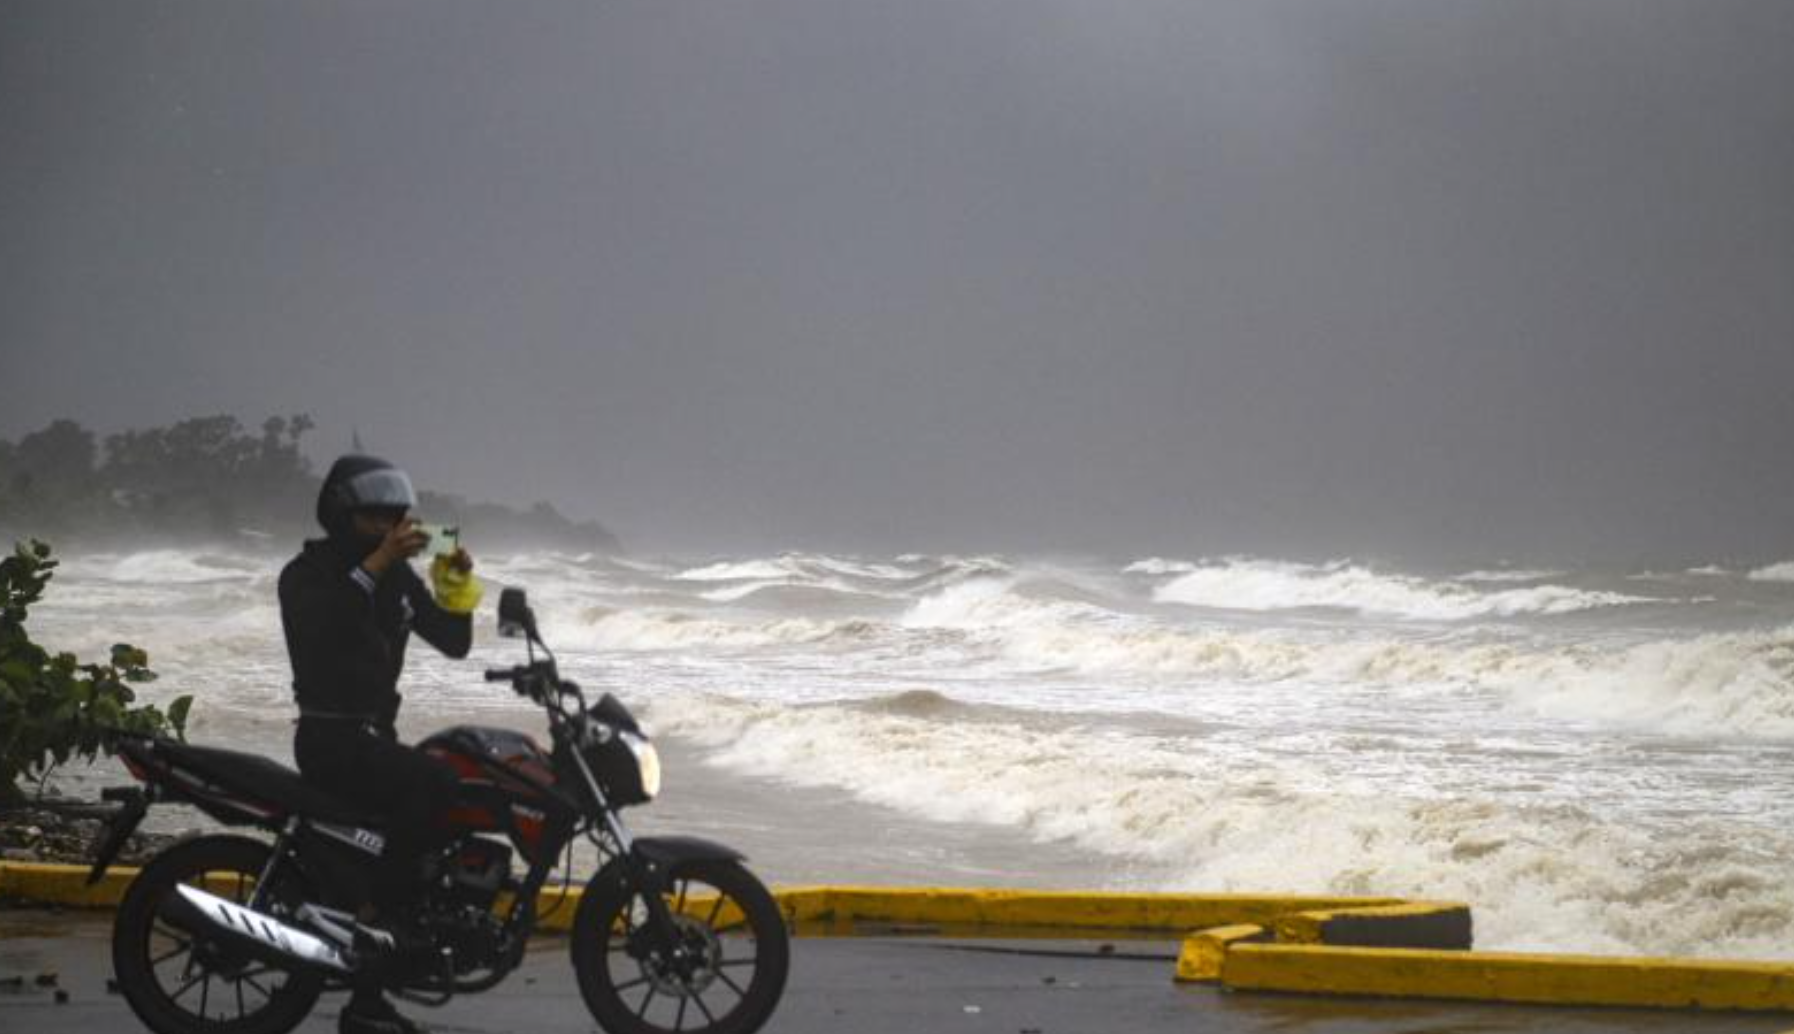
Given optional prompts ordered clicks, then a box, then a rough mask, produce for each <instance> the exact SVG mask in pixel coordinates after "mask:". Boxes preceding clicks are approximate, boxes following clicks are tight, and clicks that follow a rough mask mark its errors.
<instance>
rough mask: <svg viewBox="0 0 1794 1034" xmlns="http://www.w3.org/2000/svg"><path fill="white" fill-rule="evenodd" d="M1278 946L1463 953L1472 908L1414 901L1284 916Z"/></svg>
mask: <svg viewBox="0 0 1794 1034" xmlns="http://www.w3.org/2000/svg"><path fill="white" fill-rule="evenodd" d="M1276 931H1277V943H1279V944H1327V945H1333V946H1335V947H1358V948H1436V949H1440V950H1450V951H1464V950H1466V949H1468V948H1469V947H1470V945H1471V941H1472V932H1471V921H1470V906H1469V905H1465V904H1460V903H1458V902H1455V901H1411V902H1407V903H1404V904H1399V905H1373V906H1369V907H1355V908H1344V909H1325V910H1315V911H1309V912H1294V913H1291V914H1289V915H1285V916H1280V917H1278V919H1277V925H1276Z"/></svg>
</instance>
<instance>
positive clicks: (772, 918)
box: [572, 860, 791, 1034]
mask: <svg viewBox="0 0 1794 1034" xmlns="http://www.w3.org/2000/svg"><path fill="white" fill-rule="evenodd" d="M666 886H667V888H668V890H667V892H666V894H665V895H664V900H665V901H666V904H667V908H668V909H669V910H671V911H672V913H673V915H674V917H675V920H674V922H675V925H676V926H677V928H678V932H679V939H680V943H681V945H682V947H683V948H684V951H685V953H684V956H683V958H679V959H675V958H670V957H669V956H668V955H667V953H665V952H662V951H659V950H650V949H649V948H648V941H647V939H646V938H645V937H644V936H643V935H642V934H643V928H644V925H645V923H646V920H647V905H646V904H645V902H644V899H643V898H642V897H641V895H640V892H639V891H636V890H633V889H630V890H625V889H624V888H623V886H622V881H621V880H620V879H617V878H606V877H605V876H603V875H601V876H600V877H599V878H598V879H596V880H594V881H593V882H592V885H591V886H590V887H588V888H587V890H586V897H585V899H584V900H583V901H581V902H580V909H579V914H578V915H577V916H576V917H575V919H574V929H573V945H572V954H573V969H574V974H575V975H576V976H577V977H578V980H579V993H580V996H581V997H582V998H584V999H585V1003H586V1008H588V1009H589V1010H591V1013H592V1017H593V1018H594V1019H596V1020H597V1021H598V1025H599V1026H600V1027H603V1028H604V1029H605V1030H606V1031H609V1032H610V1034H752V1032H754V1031H756V1030H759V1029H760V1027H761V1025H763V1024H764V1023H765V1022H766V1021H767V1020H768V1019H769V1018H771V1016H772V1012H773V1009H774V1008H776V1007H777V1006H778V1004H779V996H780V995H782V994H783V993H784V990H785V978H786V976H787V975H788V974H789V972H790V966H791V944H790V939H789V937H788V935H787V933H786V931H785V920H784V916H782V915H781V914H780V913H779V906H778V903H777V902H776V901H774V900H773V897H772V895H771V894H770V893H768V892H767V890H766V887H765V886H764V885H762V884H761V882H760V881H759V880H758V879H756V878H755V877H754V875H753V874H752V873H750V872H748V871H747V869H745V868H743V867H742V866H741V865H739V864H737V863H735V862H727V861H714V860H704V861H688V862H680V863H676V864H674V865H673V866H672V867H671V868H670V870H669V871H668V874H667V880H666Z"/></svg>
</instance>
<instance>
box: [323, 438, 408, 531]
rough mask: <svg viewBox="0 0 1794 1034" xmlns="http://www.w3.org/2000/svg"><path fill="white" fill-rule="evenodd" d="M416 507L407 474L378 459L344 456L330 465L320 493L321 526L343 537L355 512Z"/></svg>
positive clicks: (375, 457) (373, 457) (374, 457)
mask: <svg viewBox="0 0 1794 1034" xmlns="http://www.w3.org/2000/svg"><path fill="white" fill-rule="evenodd" d="M416 505H417V493H416V492H413V491H412V490H411V479H410V478H408V477H406V476H405V472H404V471H402V470H400V469H399V468H397V467H395V466H393V465H392V464H391V463H388V462H386V461H385V460H383V459H380V458H379V457H377V456H354V455H350V456H343V457H341V458H339V459H338V460H337V461H336V462H335V463H332V464H331V465H330V473H328V474H326V475H324V487H323V488H321V489H319V491H318V523H319V524H322V525H323V526H324V530H325V531H327V532H329V533H330V534H332V535H341V534H344V533H346V532H347V531H348V530H349V515H350V514H351V513H353V512H354V511H356V510H370V509H394V510H409V509H411V508H412V507H414V506H416Z"/></svg>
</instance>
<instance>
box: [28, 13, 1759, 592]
mask: <svg viewBox="0 0 1794 1034" xmlns="http://www.w3.org/2000/svg"><path fill="white" fill-rule="evenodd" d="M1791 54H1794V3H1788V2H1786V0H1762V2H1733V0H1692V2H1686V3H1681V2H1676V3H1672V2H1668V0H1576V2H1568V0H1565V2H1556V3H1539V2H1526V0H1486V2H1485V0H1413V2H1387V0H1352V2H1331V0H1313V2H1307V3H1293V2H1275V0H1239V2H1203V3H1194V2H1189V0H1124V2H1120V3H1110V2H1101V3H1099V2H1095V0H1084V2H1069V0H971V2H968V0H903V2H900V3H893V2H889V0H861V2H855V0H732V2H721V0H718V2H679V3H669V2H666V0H642V2H615V0H582V2H578V3H565V4H559V3H556V4H550V3H504V4H498V3H451V2H444V0H430V2H401V0H385V2H376V3H367V2H354V3H348V2H340V3H324V2H308V3H302V4H295V3H251V2H242V0H232V2H218V3H206V4H201V3H156V2H114V3H81V2H70V0H42V2H20V0H12V2H10V3H8V4H6V5H5V7H4V9H0V156H3V157H0V227H3V228H4V230H3V232H0V383H3V384H4V386H5V398H6V402H5V405H4V407H0V436H5V437H16V436H17V435H18V434H19V433H21V432H24V431H26V430H29V429H32V428H35V427H38V426H41V425H42V424H44V423H45V422H47V421H48V420H49V419H51V418H53V417H56V416H63V415H67V416H73V417H76V418H78V419H81V420H83V421H84V422H87V423H89V424H90V425H92V426H97V427H100V428H102V429H115V428H117V427H119V426H123V425H140V424H145V423H150V422H160V421H167V420H171V419H174V418H177V417H181V416H187V415H194V414H200V413H208V412H218V411H230V412H235V413H237V414H238V415H240V416H242V417H244V418H245V419H246V420H247V421H249V422H255V421H259V420H260V418H261V417H262V416H263V415H266V414H268V413H272V412H288V411H294V410H309V411H310V412H312V413H313V414H315V415H316V417H317V418H318V419H319V421H320V424H321V425H322V427H321V430H320V432H318V433H317V435H316V437H315V444H316V445H317V447H318V451H319V452H320V454H323V453H326V452H330V451H333V450H335V449H336V448H338V447H341V446H345V445H346V444H347V439H348V431H349V428H350V426H351V425H355V426H359V428H360V429H361V432H362V435H363V437H364V438H365V439H366V440H367V442H368V444H369V445H370V446H371V447H373V448H375V449H376V450H377V451H381V452H383V453H386V454H388V455H390V456H391V457H393V458H395V459H397V460H399V461H400V462H402V463H404V464H406V465H408V466H409V467H410V468H411V469H412V471H413V473H414V474H415V475H416V476H417V479H418V480H419V481H420V482H422V483H424V484H425V485H426V487H437V488H444V489H449V490H460V491H464V492H468V493H472V494H475V495H481V496H486V497H491V498H500V499H505V498H513V499H519V500H529V499H534V498H538V497H544V496H546V497H549V498H553V499H555V500H557V501H559V502H562V503H563V504H565V505H566V507H567V508H568V509H570V510H573V511H576V512H578V513H580V514H582V515H586V516H594V517H597V518H599V519H601V520H604V521H606V522H607V523H609V524H611V525H612V526H613V527H615V528H616V529H617V530H618V531H619V532H620V533H621V534H622V535H623V536H624V537H625V538H626V539H628V540H631V541H633V542H635V543H637V544H641V545H645V546H648V547H651V548H652V547H661V548H669V547H672V548H694V547H696V548H705V547H709V548H717V549H738V548H782V547H798V548H804V547H807V548H853V547H858V548H867V549H883V548H892V549H912V548H927V549H940V548H951V549H967V550H970V549H1010V550H1017V551H1028V550H1041V549H1065V550H1098V551H1104V552H1111V553H1119V554H1124V555H1125V554H1144V553H1149V552H1170V553H1178V554H1183V555H1191V554H1200V553H1215V552H1224V551H1236V550H1250V551H1257V552H1265V553H1300V554H1309V555H1312V554H1322V555H1345V554H1358V555H1368V556H1373V557H1374V556H1386V557H1408V556H1413V557H1419V556H1439V555H1444V554H1455V555H1460V556H1479V557H1498V556H1512V557H1515V558H1523V557H1565V556H1573V557H1574V556H1580V557H1586V558H1593V559H1613V560H1622V561H1623V560H1628V559H1632V558H1645V557H1664V556H1677V557H1681V556H1687V557H1693V558H1724V557H1759V556H1785V555H1794V490H1791V483H1794V475H1791V474H1790V471H1791V470H1794V456H1791V455H1790V453H1791V452H1794V404H1791V402H1794V60H1791V59H1790V56H1789V55H1791Z"/></svg>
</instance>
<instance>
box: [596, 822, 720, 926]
mask: <svg viewBox="0 0 1794 1034" xmlns="http://www.w3.org/2000/svg"><path fill="white" fill-rule="evenodd" d="M746 857H747V856H746V855H743V854H742V853H741V852H740V851H737V850H735V849H734V848H732V847H729V846H727V845H725V844H719V843H717V842H716V841H714V840H705V839H704V838H703V837H638V838H637V839H636V840H635V842H634V844H633V845H632V846H631V848H630V850H629V854H627V855H625V856H623V857H621V858H613V859H612V860H611V862H610V864H608V865H606V866H605V867H604V868H602V869H600V870H598V872H596V873H595V874H593V876H592V878H591V880H589V881H588V882H587V883H586V889H585V893H584V894H583V895H582V898H583V900H582V901H581V905H580V911H581V912H582V913H583V912H584V911H585V910H586V906H587V905H588V904H595V903H596V902H597V901H599V900H602V899H604V898H605V897H607V896H612V895H618V894H628V893H629V892H630V891H632V890H642V891H646V892H648V893H649V894H659V893H660V892H661V891H664V890H665V889H666V874H667V873H668V872H669V871H670V870H671V869H673V868H674V867H675V866H677V865H679V864H680V863H682V862H739V861H742V860H743V859H744V858H746Z"/></svg>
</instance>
